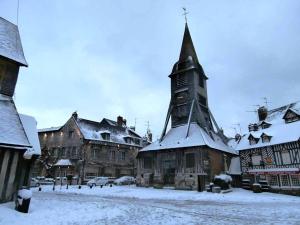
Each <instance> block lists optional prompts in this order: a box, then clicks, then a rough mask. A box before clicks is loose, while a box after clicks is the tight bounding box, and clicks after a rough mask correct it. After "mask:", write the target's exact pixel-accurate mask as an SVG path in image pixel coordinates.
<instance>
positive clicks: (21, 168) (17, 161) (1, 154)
mask: <svg viewBox="0 0 300 225" xmlns="http://www.w3.org/2000/svg"><path fill="white" fill-rule="evenodd" d="M20 66H27V62H26V60H25V57H24V53H23V49H22V45H21V40H20V35H19V31H18V27H17V26H16V25H14V24H12V23H10V22H9V21H7V20H5V19H3V18H1V17H0V202H6V201H11V200H13V198H14V197H15V196H16V192H17V190H18V189H20V188H22V187H23V186H26V187H28V186H29V184H30V171H31V168H32V165H33V162H34V160H35V159H36V158H37V156H38V155H39V154H40V146H39V142H38V136H37V130H36V121H35V119H34V118H33V117H30V116H26V115H21V114H19V113H18V112H17V109H16V106H15V103H14V100H13V98H12V97H13V95H14V92H15V86H16V82H17V79H18V74H19V68H20Z"/></svg>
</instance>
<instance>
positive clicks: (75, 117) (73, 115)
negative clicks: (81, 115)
mask: <svg viewBox="0 0 300 225" xmlns="http://www.w3.org/2000/svg"><path fill="white" fill-rule="evenodd" d="M72 117H73V118H74V119H75V120H77V118H78V114H77V111H75V112H73V113H72Z"/></svg>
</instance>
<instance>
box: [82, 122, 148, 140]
mask: <svg viewBox="0 0 300 225" xmlns="http://www.w3.org/2000/svg"><path fill="white" fill-rule="evenodd" d="M76 122H77V124H78V127H79V129H80V131H81V133H82V134H83V136H84V138H85V139H87V140H95V141H109V142H114V143H119V144H130V145H139V146H140V145H142V140H141V136H139V135H138V134H137V133H136V132H134V131H133V130H131V129H130V128H128V127H126V126H118V124H117V123H116V122H114V121H112V120H109V119H103V120H102V121H101V122H96V121H91V120H86V119H81V118H78V119H77V120H76ZM105 122H106V123H105ZM102 134H109V140H106V139H104V138H103V136H102ZM128 137H131V138H132V140H133V141H132V142H131V143H127V142H126V140H125V138H128ZM134 139H139V142H140V144H136V143H135V142H134Z"/></svg>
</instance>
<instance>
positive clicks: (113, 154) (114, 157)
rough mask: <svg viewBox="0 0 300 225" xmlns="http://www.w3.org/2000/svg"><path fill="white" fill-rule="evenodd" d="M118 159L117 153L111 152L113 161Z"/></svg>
mask: <svg viewBox="0 0 300 225" xmlns="http://www.w3.org/2000/svg"><path fill="white" fill-rule="evenodd" d="M115 159H116V152H115V151H111V160H113V161H114V160H115Z"/></svg>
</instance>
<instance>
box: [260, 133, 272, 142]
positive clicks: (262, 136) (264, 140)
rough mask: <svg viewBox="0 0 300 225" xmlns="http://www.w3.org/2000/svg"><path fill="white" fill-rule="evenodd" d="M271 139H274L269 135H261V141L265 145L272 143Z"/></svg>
mask: <svg viewBox="0 0 300 225" xmlns="http://www.w3.org/2000/svg"><path fill="white" fill-rule="evenodd" d="M271 138H272V136H269V135H267V134H265V133H262V135H261V141H262V142H263V143H268V142H270V141H271Z"/></svg>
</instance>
